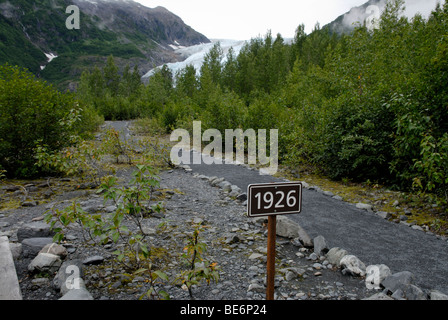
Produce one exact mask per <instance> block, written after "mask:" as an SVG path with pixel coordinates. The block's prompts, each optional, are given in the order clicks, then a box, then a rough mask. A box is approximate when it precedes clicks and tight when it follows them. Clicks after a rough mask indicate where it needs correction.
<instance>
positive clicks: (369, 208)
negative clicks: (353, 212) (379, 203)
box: [356, 202, 372, 211]
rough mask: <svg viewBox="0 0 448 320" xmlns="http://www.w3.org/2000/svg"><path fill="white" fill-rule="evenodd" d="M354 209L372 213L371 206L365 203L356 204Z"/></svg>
mask: <svg viewBox="0 0 448 320" xmlns="http://www.w3.org/2000/svg"><path fill="white" fill-rule="evenodd" d="M356 208H358V209H363V210H368V211H372V205H370V204H367V203H361V202H359V203H357V204H356Z"/></svg>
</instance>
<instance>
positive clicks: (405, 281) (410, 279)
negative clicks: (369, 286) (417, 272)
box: [381, 271, 414, 292]
mask: <svg viewBox="0 0 448 320" xmlns="http://www.w3.org/2000/svg"><path fill="white" fill-rule="evenodd" d="M413 283H414V275H413V274H412V273H411V272H409V271H402V272H397V273H394V274H391V275H390V276H388V277H387V278H386V279H384V280H383V282H382V283H381V285H382V286H383V287H384V288H385V289H387V290H389V291H390V292H395V291H396V290H398V289H401V290H402V291H406V288H407V287H408V286H410V285H411V284H413Z"/></svg>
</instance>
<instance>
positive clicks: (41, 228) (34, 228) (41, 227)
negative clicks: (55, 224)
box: [17, 221, 54, 242]
mask: <svg viewBox="0 0 448 320" xmlns="http://www.w3.org/2000/svg"><path fill="white" fill-rule="evenodd" d="M53 236H54V232H52V231H51V230H50V226H49V225H48V224H47V223H45V222H42V221H35V222H31V223H27V224H25V225H23V226H22V227H20V228H19V229H18V230H17V239H18V240H19V242H22V241H23V240H25V239H29V238H47V237H53Z"/></svg>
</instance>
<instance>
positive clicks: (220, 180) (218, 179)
mask: <svg viewBox="0 0 448 320" xmlns="http://www.w3.org/2000/svg"><path fill="white" fill-rule="evenodd" d="M223 181H224V178H216V179H213V180H211V181H210V184H211V185H212V186H214V187H216V186H217V185H218V184H219V183H221V182H223Z"/></svg>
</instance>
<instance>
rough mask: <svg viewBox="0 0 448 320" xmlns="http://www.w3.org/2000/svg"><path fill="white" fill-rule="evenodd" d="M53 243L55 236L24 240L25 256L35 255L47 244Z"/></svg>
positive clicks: (23, 250) (31, 256) (23, 249)
mask: <svg viewBox="0 0 448 320" xmlns="http://www.w3.org/2000/svg"><path fill="white" fill-rule="evenodd" d="M51 243H53V238H28V239H25V240H23V241H22V252H23V256H24V257H25V258H33V257H35V256H36V255H37V254H38V253H39V251H40V250H42V249H43V247H45V246H46V245H47V244H51Z"/></svg>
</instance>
